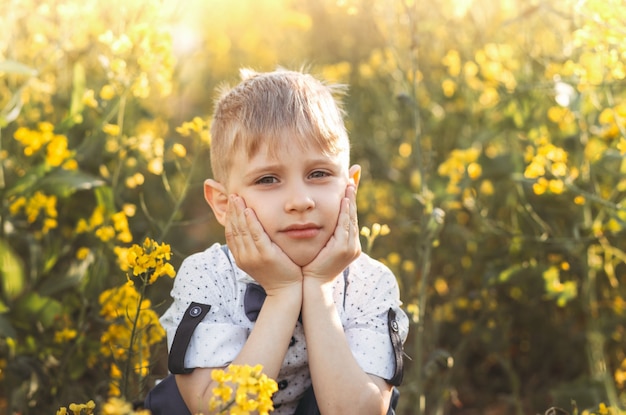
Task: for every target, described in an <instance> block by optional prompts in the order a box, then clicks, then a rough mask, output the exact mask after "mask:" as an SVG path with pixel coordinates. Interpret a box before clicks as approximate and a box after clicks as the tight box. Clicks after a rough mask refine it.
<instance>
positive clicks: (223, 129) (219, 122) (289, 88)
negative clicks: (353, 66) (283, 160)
mask: <svg viewBox="0 0 626 415" xmlns="http://www.w3.org/2000/svg"><path fill="white" fill-rule="evenodd" d="M241 78H242V81H241V83H240V84H239V85H237V86H236V87H234V88H232V89H231V88H229V87H222V89H221V90H220V94H219V97H218V99H217V101H216V105H215V111H214V114H213V122H212V125H211V168H212V170H213V176H214V178H215V179H216V180H217V181H224V180H225V179H226V178H227V175H228V172H229V170H230V167H231V164H232V160H233V157H234V155H235V153H236V152H237V151H240V150H244V151H245V153H246V155H247V156H248V157H252V156H254V155H255V154H256V152H257V151H258V150H259V148H260V147H261V145H264V146H267V151H268V154H269V155H270V157H271V156H275V154H276V151H277V150H278V149H279V148H281V146H290V145H292V144H295V145H298V146H300V147H302V148H307V147H308V146H310V145H313V146H314V147H316V148H319V149H320V150H321V151H323V152H324V153H325V154H329V155H336V154H340V153H342V152H344V153H345V154H346V160H347V159H348V158H349V152H350V144H349V140H348V134H347V132H346V128H345V125H344V122H343V109H342V106H341V105H342V104H341V101H340V100H339V98H338V95H339V94H342V93H343V92H344V88H343V87H342V86H340V85H328V84H325V83H323V82H321V81H319V80H317V79H315V78H314V77H312V76H311V75H309V74H305V73H303V72H295V71H289V70H284V69H279V70H276V71H274V72H267V73H258V72H255V71H252V70H249V69H242V70H241ZM347 162H348V161H346V163H347Z"/></svg>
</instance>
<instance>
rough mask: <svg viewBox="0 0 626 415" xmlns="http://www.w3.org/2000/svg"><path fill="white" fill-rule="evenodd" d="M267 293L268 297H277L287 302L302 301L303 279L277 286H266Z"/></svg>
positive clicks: (299, 302)
mask: <svg viewBox="0 0 626 415" xmlns="http://www.w3.org/2000/svg"><path fill="white" fill-rule="evenodd" d="M265 293H266V295H267V298H268V299H277V300H280V301H286V302H297V303H298V304H301V303H302V281H297V282H291V283H289V284H282V285H280V286H277V287H272V288H266V289H265Z"/></svg>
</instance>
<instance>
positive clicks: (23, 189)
mask: <svg viewBox="0 0 626 415" xmlns="http://www.w3.org/2000/svg"><path fill="white" fill-rule="evenodd" d="M49 169H50V168H49V167H48V166H46V165H45V164H39V165H37V166H35V167H33V168H31V169H30V170H28V171H27V172H26V174H25V175H24V176H23V177H22V178H20V179H19V180H18V181H17V182H16V183H15V185H14V186H13V187H12V188H10V189H8V190H7V193H6V197H7V198H10V197H11V196H17V195H27V194H29V193H30V191H31V190H32V189H33V188H34V187H35V185H36V184H37V182H38V181H39V180H40V179H41V178H42V177H44V176H45V174H46V172H47V171H48V170H49Z"/></svg>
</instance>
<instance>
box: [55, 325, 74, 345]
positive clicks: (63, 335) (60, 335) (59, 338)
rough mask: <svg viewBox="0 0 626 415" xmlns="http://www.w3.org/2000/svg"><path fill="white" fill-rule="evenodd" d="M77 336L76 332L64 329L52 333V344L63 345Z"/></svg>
mask: <svg viewBox="0 0 626 415" xmlns="http://www.w3.org/2000/svg"><path fill="white" fill-rule="evenodd" d="M77 334H78V333H77V332H76V330H73V329H68V328H64V329H63V330H60V331H57V332H55V333H54V342H55V343H65V342H67V341H68V340H72V339H74V338H76V335H77Z"/></svg>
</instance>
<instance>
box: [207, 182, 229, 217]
mask: <svg viewBox="0 0 626 415" xmlns="http://www.w3.org/2000/svg"><path fill="white" fill-rule="evenodd" d="M204 199H205V200H206V201H207V203H208V204H209V206H211V209H212V210H213V214H214V215H215V218H216V219H217V221H218V222H219V223H220V224H221V225H222V226H225V225H224V224H225V223H226V210H227V209H228V194H227V193H226V188H224V186H223V185H222V184H221V183H220V182H216V181H215V180H213V179H206V180H205V181H204Z"/></svg>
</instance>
